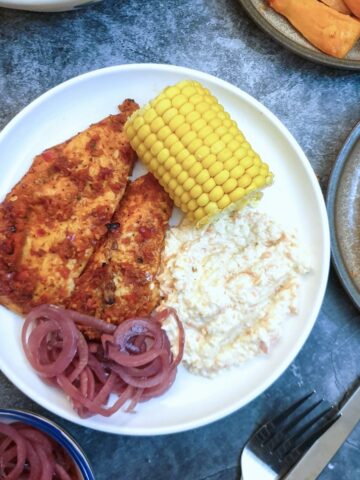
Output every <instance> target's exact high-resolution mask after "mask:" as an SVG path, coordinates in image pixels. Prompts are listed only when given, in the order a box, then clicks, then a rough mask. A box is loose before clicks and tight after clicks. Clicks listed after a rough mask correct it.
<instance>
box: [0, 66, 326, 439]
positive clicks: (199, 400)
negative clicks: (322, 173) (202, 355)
mask: <svg viewBox="0 0 360 480" xmlns="http://www.w3.org/2000/svg"><path fill="white" fill-rule="evenodd" d="M183 79H194V80H198V81H200V82H201V83H202V84H203V85H204V86H206V87H207V88H209V89H210V90H211V91H212V92H213V93H214V94H215V95H216V96H217V97H218V99H219V100H220V102H221V103H222V104H223V106H224V107H225V109H226V110H227V111H228V112H229V113H230V114H231V116H232V117H233V118H234V119H235V120H236V121H237V122H238V124H239V126H240V128H241V129H242V130H243V132H244V133H245V135H246V137H247V139H248V140H249V141H250V143H251V144H252V145H253V147H254V149H255V150H256V151H257V152H258V153H259V154H260V155H261V156H262V158H263V159H264V161H266V162H267V163H269V164H270V165H271V169H272V171H273V172H274V173H275V183H274V185H273V186H272V187H270V188H268V189H267V190H266V191H265V194H264V198H263V199H262V201H261V202H260V205H259V208H260V209H261V210H264V211H266V212H268V213H270V214H271V215H272V216H273V218H275V219H276V220H278V221H279V222H281V223H282V224H283V225H285V226H288V227H290V228H296V229H297V231H298V236H299V239H300V242H301V244H303V245H304V246H306V247H307V249H308V251H309V255H310V256H311V262H312V266H313V270H312V272H311V273H310V274H309V275H307V276H306V277H305V278H304V279H302V281H301V285H300V289H299V314H298V315H297V316H293V317H289V318H288V319H286V322H285V325H284V332H283V336H282V339H281V340H280V341H279V342H278V343H277V345H276V346H275V347H274V348H273V350H272V352H271V353H270V354H268V355H264V356H262V357H259V358H256V359H255V360H251V361H249V362H248V363H246V364H244V365H243V366H242V367H239V368H237V369H234V370H231V371H227V372H224V373H221V374H220V375H219V376H217V377H216V378H214V379H206V378H202V377H199V376H195V375H192V374H190V373H188V372H187V371H186V370H185V369H184V368H183V367H180V368H179V372H178V376H177V378H176V382H175V384H174V385H173V387H172V388H171V389H170V390H169V391H168V392H167V393H166V394H165V395H163V396H162V397H159V398H157V399H153V400H151V401H149V402H146V403H143V404H140V405H139V406H138V407H137V413H136V414H127V413H124V412H118V413H117V414H115V415H113V416H112V417H111V418H103V417H100V416H95V417H92V418H89V419H86V420H82V419H80V418H79V417H78V416H77V415H76V414H75V413H74V411H73V410H72V409H71V406H70V404H69V402H68V400H67V398H66V397H65V395H63V394H62V393H61V392H60V391H58V390H57V389H56V388H53V387H49V386H47V385H45V384H44V383H43V382H42V381H41V380H40V378H39V377H38V376H37V375H36V374H35V372H34V371H33V370H32V368H31V367H30V366H29V364H28V362H27V361H26V359H25V356H24V354H23V351H22V348H21V344H20V330H21V326H22V323H23V321H22V319H21V318H20V317H18V316H17V315H15V314H13V313H12V312H10V311H8V310H6V309H5V308H3V307H0V308H1V311H0V314H1V320H0V342H1V345H0V368H1V369H2V371H3V372H4V374H5V375H6V376H7V377H8V378H9V379H10V380H11V381H12V382H13V383H14V384H15V385H16V386H17V387H18V388H19V389H20V390H21V391H23V392H24V393H25V394H26V395H28V396H29V397H31V398H32V399H33V400H34V401H36V402H37V403H39V404H40V405H42V406H43V407H45V408H47V409H48V410H50V411H52V412H53V413H55V414H57V415H60V416H61V417H63V418H66V419H67V420H71V421H73V422H75V423H78V424H80V425H83V426H86V427H90V428H94V429H97V430H101V431H106V432H112V433H120V434H126V435H157V434H165V433H173V432H179V431H182V430H188V429H191V428H195V427H199V426H201V425H205V424H208V423H210V422H213V421H215V420H218V419H220V418H222V417H224V416H225V415H228V414H229V413H232V412H234V411H235V410H237V409H238V408H240V407H242V406H243V405H245V404H247V403H248V402H250V401H251V400H253V399H254V398H255V397H257V396H258V395H259V394H261V393H262V392H263V391H264V390H265V389H266V388H267V387H269V386H270V385H271V384H272V383H273V382H274V381H275V380H276V379H277V378H278V377H279V376H280V375H281V374H282V373H283V372H284V370H285V369H286V368H287V367H288V366H289V364H290V363H291V362H292V360H293V359H294V358H295V356H296V355H297V353H298V352H299V350H300V349H301V347H302V346H303V344H304V342H305V340H306V339H307V337H308V335H309V333H310V331H311V329H312V327H313V325H314V323H315V320H316V317H317V315H318V313H319V310H320V306H321V303H322V299H323V296H324V293H325V288H326V282H327V277H328V271H329V259H330V242H329V230H328V221H327V215H326V209H325V206H324V201H323V197H322V193H321V190H320V188H319V184H318V182H317V179H316V177H315V175H314V172H313V170H312V168H311V166H310V163H309V161H308V160H307V158H306V157H305V154H304V153H303V152H302V150H301V148H300V147H299V145H298V144H297V143H296V141H295V140H294V138H293V137H292V136H291V134H290V133H289V132H288V131H287V129H286V128H285V127H284V126H283V125H282V124H281V122H280V121H279V120H278V119H277V118H276V117H275V116H274V115H273V114H272V113H270V112H269V111H268V110H267V109H266V108H265V107H263V106H262V105H261V104H260V103H259V102H257V101H256V100H255V99H254V98H252V97H251V96H249V95H248V94H246V93H244V92H242V91H241V90H239V89H238V88H236V87H234V86H232V85H230V84H229V83H227V82H224V81H222V80H219V79H217V78H215V77H212V76H210V75H207V74H205V73H201V72H197V71H195V70H191V69H187V68H182V67H174V66H169V65H152V64H145V65H123V66H116V67H110V68H105V69H102V70H97V71H94V72H90V73H87V74H85V75H81V76H79V77H76V78H74V79H72V80H69V81H67V82H65V83H63V84H61V85H59V86H57V87H55V88H53V89H52V90H50V91H49V92H47V93H45V94H44V95H42V96H41V97H40V98H38V99H37V100H35V101H34V102H32V103H31V104H30V105H29V106H28V107H26V108H25V109H24V110H23V111H22V112H21V113H19V114H18V115H17V116H16V117H15V118H14V119H13V120H12V121H11V122H10V123H9V125H7V127H5V129H4V130H3V131H2V133H1V134H0V158H2V159H3V161H2V163H1V164H0V191H1V193H2V196H5V194H6V193H7V192H8V191H9V190H10V189H11V187H12V186H13V185H14V184H15V182H17V181H18V180H19V179H20V178H21V177H22V175H23V174H24V173H25V172H26V171H27V169H28V168H29V166H30V164H31V162H32V159H33V157H34V156H35V155H36V154H37V153H39V152H41V151H42V150H44V149H45V148H48V147H51V146H52V145H55V144H57V143H59V142H62V141H64V140H66V139H68V138H69V137H71V136H72V135H74V134H76V133H77V132H78V131H80V130H82V129H84V128H86V127H88V126H89V125H90V123H93V122H97V121H98V120H100V119H102V118H103V117H105V116H107V115H108V114H110V113H115V112H116V110H117V105H119V104H120V103H121V102H122V101H123V100H124V99H125V98H133V99H135V100H136V101H137V102H138V103H139V104H140V105H143V104H145V103H146V102H147V101H148V100H149V99H151V98H153V97H154V96H156V95H157V94H158V93H159V92H160V91H161V90H162V89H163V88H164V87H166V86H167V85H171V84H174V83H176V82H178V81H180V80H183ZM219 275H221V272H219Z"/></svg>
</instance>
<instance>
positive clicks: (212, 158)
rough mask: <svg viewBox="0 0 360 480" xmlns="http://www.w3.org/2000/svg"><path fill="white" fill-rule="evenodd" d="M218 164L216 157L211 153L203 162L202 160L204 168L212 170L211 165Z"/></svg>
mask: <svg viewBox="0 0 360 480" xmlns="http://www.w3.org/2000/svg"><path fill="white" fill-rule="evenodd" d="M215 162H216V155H213V154H212V153H210V155H207V156H206V157H205V158H204V159H203V160H201V163H202V166H203V167H204V168H210V167H211V165H213V164H214V163H215Z"/></svg>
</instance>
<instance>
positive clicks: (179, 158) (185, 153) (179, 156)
mask: <svg viewBox="0 0 360 480" xmlns="http://www.w3.org/2000/svg"><path fill="white" fill-rule="evenodd" d="M189 156H190V153H189V152H188V151H187V150H181V152H179V153H178V154H177V155H176V161H177V162H178V163H184V161H185V160H186V159H187V158H188V157H189Z"/></svg>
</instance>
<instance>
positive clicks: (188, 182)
mask: <svg viewBox="0 0 360 480" xmlns="http://www.w3.org/2000/svg"><path fill="white" fill-rule="evenodd" d="M194 185H195V180H194V179H193V178H188V179H187V180H185V182H184V190H186V191H187V192H188V191H189V190H191V189H192V187H193V186H194Z"/></svg>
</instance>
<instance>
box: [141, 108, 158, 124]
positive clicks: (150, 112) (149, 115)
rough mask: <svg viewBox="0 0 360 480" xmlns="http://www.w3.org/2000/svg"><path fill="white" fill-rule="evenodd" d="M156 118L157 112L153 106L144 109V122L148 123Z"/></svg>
mask: <svg viewBox="0 0 360 480" xmlns="http://www.w3.org/2000/svg"><path fill="white" fill-rule="evenodd" d="M156 118H158V114H157V113H156V111H155V110H154V109H153V108H149V109H147V110H146V111H145V113H144V120H145V122H146V123H148V124H150V123H151V122H152V121H153V120H155V119H156Z"/></svg>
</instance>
